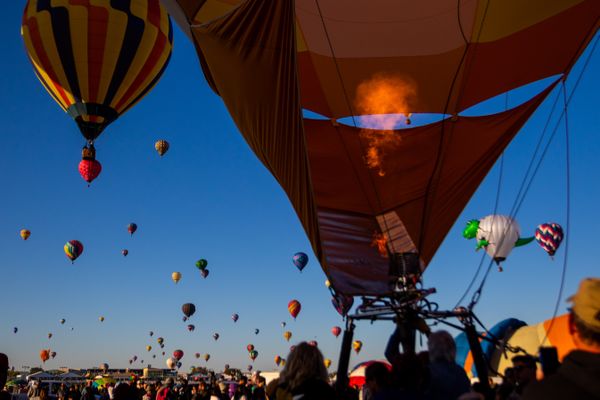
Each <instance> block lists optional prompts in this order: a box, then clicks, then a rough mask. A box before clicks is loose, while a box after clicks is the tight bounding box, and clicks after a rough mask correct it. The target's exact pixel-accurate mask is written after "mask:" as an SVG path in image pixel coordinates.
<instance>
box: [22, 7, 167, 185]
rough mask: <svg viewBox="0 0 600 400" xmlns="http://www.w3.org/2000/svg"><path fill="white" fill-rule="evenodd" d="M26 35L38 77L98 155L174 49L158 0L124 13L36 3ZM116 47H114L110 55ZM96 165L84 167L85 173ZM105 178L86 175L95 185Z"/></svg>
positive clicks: (28, 11) (27, 16)
mask: <svg viewBox="0 0 600 400" xmlns="http://www.w3.org/2000/svg"><path fill="white" fill-rule="evenodd" d="M115 15H118V16H119V18H116V19H115ZM59 16H60V17H59ZM65 26H68V27H69V28H68V29H62V27H65ZM88 33H90V34H88ZM21 34H22V36H23V40H24V42H25V47H26V49H27V55H28V57H29V59H30V61H31V63H32V64H33V67H34V71H35V73H36V75H37V77H38V78H39V80H40V81H41V82H42V84H43V85H44V87H45V88H46V90H47V91H48V92H49V93H50V95H51V96H52V98H53V99H54V100H55V101H56V102H57V103H58V104H59V106H60V107H61V108H62V109H63V110H64V111H65V112H67V113H68V114H69V115H70V116H71V117H72V118H73V119H74V120H75V122H76V123H77V125H78V126H79V130H80V131H81V134H82V135H83V137H84V138H85V139H86V140H87V142H88V145H89V147H91V148H93V143H94V140H95V139H96V138H97V137H98V136H99V135H100V134H101V133H102V131H103V130H104V128H106V126H108V125H109V124H110V123H111V122H113V121H114V120H115V119H117V118H118V117H119V116H120V115H121V114H123V113H124V112H125V111H127V110H128V109H129V108H131V107H132V106H133V105H134V104H135V103H137V102H138V101H139V100H141V99H142V98H143V97H144V95H145V94H147V93H148V92H149V91H150V89H151V88H152V87H153V86H154V85H155V84H156V82H157V81H158V79H159V78H160V76H161V74H162V72H163V71H164V68H165V67H166V65H167V63H168V61H169V58H170V55H171V48H172V44H173V29H172V26H171V22H170V20H169V17H168V14H167V12H166V10H165V9H164V8H163V7H162V5H161V3H160V1H159V0H145V1H140V2H136V3H132V4H129V3H127V4H126V5H125V6H123V5H118V4H116V3H114V2H112V1H109V0H100V1H97V2H95V3H94V4H93V5H91V4H87V3H85V4H79V3H65V4H60V5H58V4H54V3H45V2H43V1H39V0H29V1H28V2H27V5H26V6H25V11H24V13H23V19H22V25H21ZM117 37H118V38H120V39H119V40H114V39H115V38H117ZM73 38H87V39H86V40H81V41H80V40H75V39H73ZM109 42H110V43H111V46H112V48H111V51H106V50H105V49H106V43H109ZM84 161H86V162H87V161H95V160H85V159H84V160H82V162H84ZM90 165H93V164H89V165H84V166H82V165H81V164H80V172H82V169H85V168H87V167H89V166H90ZM98 165H99V163H98ZM82 167H83V168H82ZM93 168H95V167H93ZM99 172H100V169H99V168H98V169H96V170H95V171H94V173H88V172H86V173H82V176H84V179H86V181H88V183H89V182H91V181H92V180H93V178H95V177H96V176H97V175H98V173H99ZM93 175H95V176H93Z"/></svg>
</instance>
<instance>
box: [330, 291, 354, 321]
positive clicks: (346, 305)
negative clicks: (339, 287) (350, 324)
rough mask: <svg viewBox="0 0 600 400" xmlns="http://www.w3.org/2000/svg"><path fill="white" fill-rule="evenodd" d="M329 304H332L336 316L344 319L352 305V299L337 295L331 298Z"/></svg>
mask: <svg viewBox="0 0 600 400" xmlns="http://www.w3.org/2000/svg"><path fill="white" fill-rule="evenodd" d="M331 304H333V308H335V311H337V312H338V314H340V315H341V316H342V317H345V316H346V314H348V311H350V309H351V308H352V305H353V304H354V297H352V296H346V295H343V294H337V295H335V296H333V297H332V298H331Z"/></svg>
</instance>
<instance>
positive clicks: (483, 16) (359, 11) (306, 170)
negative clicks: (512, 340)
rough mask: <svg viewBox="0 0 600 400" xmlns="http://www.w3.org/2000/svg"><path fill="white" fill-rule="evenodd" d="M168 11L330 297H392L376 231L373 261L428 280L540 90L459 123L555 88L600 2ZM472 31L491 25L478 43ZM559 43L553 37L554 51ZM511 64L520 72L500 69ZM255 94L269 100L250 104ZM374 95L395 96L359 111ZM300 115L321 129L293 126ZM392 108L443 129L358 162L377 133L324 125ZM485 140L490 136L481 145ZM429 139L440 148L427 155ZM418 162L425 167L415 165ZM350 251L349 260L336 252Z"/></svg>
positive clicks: (219, 3)
mask: <svg viewBox="0 0 600 400" xmlns="http://www.w3.org/2000/svg"><path fill="white" fill-rule="evenodd" d="M165 3H166V4H168V7H169V8H170V10H171V14H172V15H180V16H181V17H180V18H177V21H178V22H179V23H180V25H181V28H182V31H184V32H190V31H193V34H189V35H188V37H189V38H190V40H191V41H193V44H194V47H195V48H196V50H197V52H198V55H199V58H200V59H201V60H202V64H203V65H204V66H210V68H208V67H206V68H204V73H205V77H206V78H207V80H208V81H209V82H210V85H211V86H212V87H213V88H215V90H216V91H218V93H219V95H220V96H221V98H222V100H223V102H224V103H225V105H226V107H227V109H228V110H229V112H230V113H231V114H232V118H233V120H234V121H235V122H236V124H237V127H238V130H239V132H240V134H241V135H242V136H243V137H244V139H245V140H246V143H249V146H250V148H251V149H252V151H253V152H254V153H255V154H256V155H257V157H258V158H259V159H260V161H261V162H262V163H263V164H264V165H265V166H266V168H267V169H268V170H269V172H271V173H272V174H273V176H275V177H276V180H277V181H278V182H279V184H280V185H281V187H282V189H283V190H284V191H286V193H287V195H288V198H289V199H290V201H291V203H292V205H293V206H294V208H295V210H296V212H297V214H298V216H299V218H300V220H301V222H302V225H303V227H304V229H305V232H306V233H307V236H308V239H309V240H310V242H311V245H312V248H313V249H315V250H316V251H315V253H317V254H318V256H319V257H322V261H323V263H322V264H323V269H324V271H325V273H326V274H327V275H328V276H329V277H331V278H332V283H333V285H334V286H335V289H336V291H338V292H340V293H352V294H356V295H364V296H377V295H380V294H381V293H383V292H386V291H387V290H389V282H388V279H389V275H388V273H387V272H388V270H389V267H390V259H389V258H387V257H385V256H384V255H382V252H379V249H378V248H377V247H376V246H373V245H372V242H371V239H372V238H373V236H374V235H373V234H374V233H377V234H380V235H381V237H383V238H386V237H387V238H389V239H390V240H389V242H388V243H385V242H384V243H383V244H382V247H383V249H382V250H383V254H385V255H387V251H388V250H392V251H393V249H394V248H396V249H397V248H398V247H401V248H405V249H406V250H402V251H407V252H413V250H418V251H419V253H420V254H418V258H419V260H418V261H419V262H420V265H419V267H420V269H421V270H423V269H425V268H426V266H427V265H428V264H429V262H430V261H431V260H432V259H433V257H434V255H435V253H436V251H437V250H438V248H439V246H440V245H441V243H442V241H443V240H444V238H445V237H446V236H447V235H446V234H447V233H448V231H449V230H450V228H451V227H452V226H453V223H454V221H455V219H456V218H458V216H459V215H460V213H461V212H462V210H463V209H464V207H465V205H466V204H467V202H468V201H469V200H470V197H471V196H472V194H473V193H474V192H475V190H476V189H477V188H478V187H479V185H480V183H481V181H482V180H483V179H484V178H485V177H486V176H487V174H488V172H489V171H490V169H491V168H492V166H493V165H494V161H495V160H496V159H497V158H498V156H499V155H500V154H501V153H502V151H503V150H504V148H505V147H506V146H507V145H508V144H509V143H510V140H511V139H512V137H513V136H514V135H515V134H516V132H518V130H519V129H520V128H521V126H522V125H523V123H524V122H525V121H526V120H527V119H528V117H529V116H530V115H531V114H532V113H533V112H534V111H535V110H536V108H537V107H538V106H539V105H540V104H541V103H542V101H543V100H544V98H545V97H546V95H547V94H548V93H549V91H548V90H544V91H543V92H542V93H540V95H538V96H536V97H534V98H533V99H530V100H529V101H526V102H525V103H523V104H521V105H520V106H518V107H514V108H511V109H509V110H506V111H503V112H499V113H497V114H492V115H485V116H477V117H470V116H463V115H462V112H463V111H464V110H466V109H468V108H470V107H472V106H474V105H475V104H478V103H479V102H481V101H484V100H487V99H491V98H493V97H495V96H497V95H500V94H502V93H505V92H508V91H510V90H512V89H514V88H517V87H520V86H522V85H525V84H528V83H530V82H536V81H539V80H540V79H542V78H545V77H548V76H552V75H555V74H556V75H563V74H564V76H567V75H568V73H569V71H570V70H571V68H572V66H573V65H574V63H575V62H576V60H577V58H578V57H579V56H580V55H581V54H586V53H585V50H584V49H585V48H586V46H587V45H588V44H590V42H591V41H593V40H594V38H595V37H596V36H595V35H594V34H590V32H595V31H596V30H597V29H596V28H597V21H598V11H597V9H596V8H595V5H596V4H597V0H580V1H573V2H570V1H569V2H564V3H561V7H556V9H555V10H554V11H553V12H552V13H551V17H549V16H548V10H546V9H544V7H530V8H528V9H523V7H521V3H522V2H502V7H497V8H496V7H488V8H489V10H488V9H486V12H481V7H482V3H481V2H478V1H475V2H468V4H467V2H448V3H446V2H411V3H410V4H411V7H406V6H405V4H406V3H404V2H398V1H385V2H377V6H376V7H375V6H374V7H373V9H372V10H370V11H372V12H365V7H354V8H352V9H349V8H348V7H344V6H341V5H340V6H336V5H337V4H340V2H328V4H330V5H331V6H330V7H322V6H320V5H319V3H320V2H318V1H297V2H291V1H290V2H287V1H286V2H285V3H283V4H285V5H282V2H278V1H272V2H264V1H260V0H255V1H245V2H241V3H240V2H238V1H235V2H233V1H227V2H225V1H223V0H186V1H168V2H165ZM370 3H371V2H364V4H370ZM434 3H435V4H436V6H435V7H433V6H432V4H434ZM240 4H242V6H241V7H240ZM334 4H335V5H334ZM361 4H362V2H361ZM321 8H323V13H321ZM207 10H211V11H214V12H208V11H207ZM258 10H260V11H258ZM487 11H489V12H487ZM517 13H518V14H519V21H520V23H518V24H514V23H513V22H514V21H513V20H512V19H511V16H512V15H516V14H517ZM248 15H252V16H253V17H256V18H248ZM391 15H402V16H403V17H402V18H401V19H396V20H393V21H392V20H389V19H388V20H386V28H385V29H383V28H382V27H381V24H377V23H375V21H377V18H378V17H379V18H380V19H381V16H391ZM457 15H464V16H466V15H469V16H471V17H470V19H469V24H468V26H467V25H465V24H460V23H457V17H456V16H457ZM424 17H425V18H424ZM567 21H577V23H572V24H571V23H568V22H567ZM274 22H276V23H274ZM481 26H484V27H485V26H487V27H488V28H489V27H490V26H497V27H500V28H498V29H497V30H489V29H484V31H482V32H483V34H479V33H481V32H480V31H481ZM229 27H236V29H235V32H232V31H231V30H230V29H227V28H229ZM333 31H335V34H334V35H333V36H334V40H332V42H333V44H331V42H329V43H330V44H331V47H328V46H327V43H328V39H330V36H331V35H332V32H333ZM492 31H493V32H492ZM295 32H302V35H301V36H302V37H300V38H299V37H298V36H299V35H296V34H295ZM390 32H394V35H390ZM414 32H427V34H424V35H413V33H414ZM403 36H404V37H407V36H411V40H410V41H408V42H407V43H399V42H398V40H397V39H396V38H397V37H403ZM413 36H414V37H413ZM357 38H359V39H360V45H356V44H357ZM465 38H466V40H465ZM557 38H563V39H564V40H563V41H561V46H560V51H557V49H556V46H555V44H556V41H557ZM238 39H239V40H238ZM262 39H264V40H265V41H266V40H268V41H269V43H268V44H267V43H265V42H263V41H262ZM297 39H298V45H296V44H297V43H296V40H297ZM440 39H443V40H440ZM259 42H260V43H259ZM441 42H443V43H444V44H443V45H442V43H441ZM284 43H285V44H284ZM274 46H276V47H277V50H274V51H273V52H272V53H269V54H270V56H271V57H268V58H267V57H264V48H269V49H274ZM482 47H485V48H486V52H485V54H482V52H481V48H482ZM532 49H535V51H532ZM329 50H331V51H329ZM334 50H335V51H334ZM515 54H519V57H518V60H519V61H518V62H515V63H511V64H510V65H508V64H507V63H498V62H497V60H498V59H508V58H510V57H511V56H514V55H515ZM315 55H316V56H317V58H319V61H318V62H316V61H315ZM521 55H522V56H521ZM472 59H474V60H476V61H474V62H470V60H472ZM258 60H260V61H258ZM340 60H342V61H341V62H342V64H343V65H338V64H339V63H340ZM465 60H466V61H465ZM465 62H466V64H467V65H468V66H469V68H465ZM336 65H338V66H339V68H335V67H334V66H336ZM457 69H458V70H459V72H458V73H456V70H457ZM209 70H210V71H209ZM383 71H385V73H382V72H383ZM431 71H439V74H437V73H436V74H435V77H434V76H432V74H431ZM388 81H391V83H389V82H388ZM553 85H554V83H553ZM256 87H261V88H263V87H264V88H266V87H268V90H264V91H260V93H259V91H257V90H256ZM373 87H375V88H381V89H386V88H387V89H388V90H387V91H385V93H389V92H398V97H399V99H398V100H400V101H385V100H384V101H380V100H381V99H380V98H379V96H372V97H375V98H376V100H378V101H379V103H382V107H378V108H374V107H372V106H370V105H368V104H364V103H367V102H368V101H367V100H368V99H365V98H367V97H369V96H368V95H369V94H372V93H374V92H375V93H377V91H375V90H372V89H371V88H373ZM447 88H451V89H447ZM381 89H380V90H381ZM381 91H382V92H383V90H381ZM449 91H450V92H452V93H451V94H450V95H449V94H448V93H449ZM291 99H293V100H291ZM390 103H393V104H390ZM265 105H268V106H265ZM303 109H306V110H310V111H311V112H315V113H318V114H320V115H323V116H325V118H323V119H322V120H319V121H317V120H314V119H309V118H306V119H304V118H303V116H302V112H301V111H302V110H303ZM265 110H273V112H269V113H265ZM391 110H394V111H391ZM391 112H393V113H396V114H397V115H398V116H399V117H400V119H399V121H400V120H403V121H405V122H408V121H407V120H408V119H410V114H413V113H443V114H447V115H455V117H454V118H453V119H451V120H445V119H444V120H440V121H437V122H434V123H431V124H428V125H425V126H420V127H411V128H408V129H401V130H400V129H398V130H395V131H392V132H393V133H392V134H391V135H390V136H391V137H393V138H400V137H402V144H401V145H392V146H389V148H386V149H385V152H382V153H381V154H380V158H381V160H380V161H381V163H379V164H377V163H372V162H368V161H370V160H369V159H368V157H365V154H367V153H368V151H369V150H375V153H377V145H376V144H373V143H372V141H371V140H365V139H361V141H360V143H359V142H358V141H357V140H358V139H357V138H358V137H359V135H361V136H362V137H363V138H364V137H373V136H374V137H380V136H377V135H379V134H380V133H381V130H382V129H384V130H387V129H389V128H387V127H383V126H377V125H375V126H373V125H374V124H373V125H372V126H371V128H372V129H368V128H367V129H365V128H364V127H363V126H360V127H353V126H348V125H345V124H336V123H333V124H332V121H334V120H335V119H340V118H345V117H348V116H349V115H352V116H358V118H361V117H367V116H371V115H383V114H390V113H391ZM290 115H295V116H296V117H295V118H293V119H290V118H287V117H288V116H290ZM284 116H285V118H284ZM355 118H356V117H355ZM385 119H386V120H387V118H385ZM448 123H452V126H453V127H452V135H450V136H451V137H448V136H449V135H448ZM483 131H485V132H486V135H481V136H479V135H478V132H483ZM484 136H485V137H484ZM332 137H336V138H338V139H339V140H331V138H332ZM432 139H433V141H434V142H437V143H439V146H430V144H431V143H432ZM365 142H369V143H365ZM367 146H368V147H369V148H367ZM291 155H294V157H291ZM415 159H418V160H421V164H419V165H418V167H417V166H416V165H415V161H414V160H415ZM375 161H377V160H375ZM349 171H352V173H349ZM467 178H468V179H467ZM365 179H367V180H368V182H369V184H367V183H366V181H365ZM406 182H410V184H409V185H407V184H406ZM374 199H380V200H381V201H374ZM325 210H326V211H325ZM392 221H393V222H392ZM390 222H391V224H390ZM325 232H326V233H325ZM399 232H401V233H400V234H399ZM348 248H351V249H352V251H340V249H348ZM331 254H335V256H331ZM357 254H360V262H357ZM392 254H393V253H392Z"/></svg>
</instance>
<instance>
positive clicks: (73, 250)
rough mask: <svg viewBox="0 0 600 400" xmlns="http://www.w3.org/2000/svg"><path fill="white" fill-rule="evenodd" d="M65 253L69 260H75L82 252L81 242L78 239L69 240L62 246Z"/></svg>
mask: <svg viewBox="0 0 600 400" xmlns="http://www.w3.org/2000/svg"><path fill="white" fill-rule="evenodd" d="M64 250H65V254H66V255H67V257H69V260H71V262H72V263H73V262H75V260H76V259H77V257H79V256H80V255H81V253H83V244H81V242H80V241H79V240H69V241H68V242H67V243H66V244H65V246H64Z"/></svg>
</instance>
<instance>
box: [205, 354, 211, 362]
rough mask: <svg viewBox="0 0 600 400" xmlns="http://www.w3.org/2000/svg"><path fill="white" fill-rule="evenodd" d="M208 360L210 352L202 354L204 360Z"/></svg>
mask: <svg viewBox="0 0 600 400" xmlns="http://www.w3.org/2000/svg"><path fill="white" fill-rule="evenodd" d="M208 360H210V354H208V353H207V354H205V355H204V361H207V362H208Z"/></svg>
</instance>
